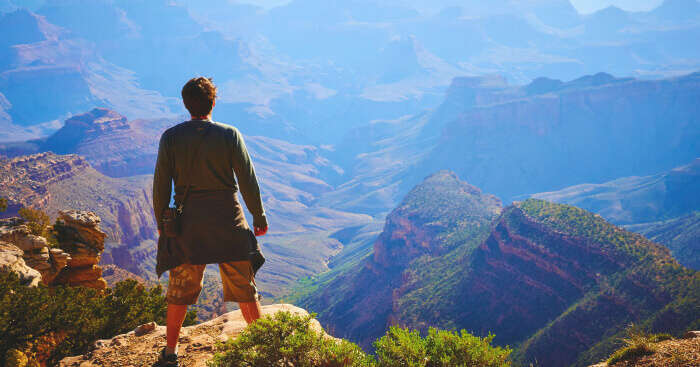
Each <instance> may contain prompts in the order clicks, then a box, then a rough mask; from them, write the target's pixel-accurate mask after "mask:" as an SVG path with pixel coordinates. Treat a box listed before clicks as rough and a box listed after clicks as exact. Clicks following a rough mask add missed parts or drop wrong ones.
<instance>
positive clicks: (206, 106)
mask: <svg viewBox="0 0 700 367" xmlns="http://www.w3.org/2000/svg"><path fill="white" fill-rule="evenodd" d="M214 100H216V86H215V85H214V82H213V81H212V79H211V78H205V77H201V76H200V77H197V78H192V79H190V80H188V81H187V83H185V86H184V87H182V102H184V103H185V107H186V108H187V110H188V111H190V114H191V115H192V116H206V115H208V114H209V112H211V110H212V108H214Z"/></svg>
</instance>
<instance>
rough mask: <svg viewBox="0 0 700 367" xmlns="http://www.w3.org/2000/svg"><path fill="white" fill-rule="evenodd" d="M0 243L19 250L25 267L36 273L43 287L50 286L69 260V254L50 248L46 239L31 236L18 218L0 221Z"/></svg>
mask: <svg viewBox="0 0 700 367" xmlns="http://www.w3.org/2000/svg"><path fill="white" fill-rule="evenodd" d="M0 241H5V242H7V243H9V244H11V245H13V247H16V248H17V249H18V250H20V251H21V252H22V254H21V256H22V258H23V259H24V262H25V263H26V266H28V267H30V268H31V269H34V270H36V271H38V272H39V273H40V274H41V277H40V280H41V281H42V282H43V283H44V284H45V285H49V284H51V283H52V282H53V281H54V279H55V278H56V277H57V276H58V274H59V273H60V272H61V270H62V269H63V268H64V267H65V266H66V265H67V264H68V261H69V260H70V254H68V253H66V252H65V251H63V250H62V249H60V248H50V247H49V243H48V241H47V240H46V238H44V237H41V236H36V235H33V234H32V232H31V230H30V229H29V227H28V226H27V225H26V224H25V223H24V220H22V219H20V218H8V219H2V220H0ZM9 252H10V253H16V251H11V250H10V251H9Z"/></svg>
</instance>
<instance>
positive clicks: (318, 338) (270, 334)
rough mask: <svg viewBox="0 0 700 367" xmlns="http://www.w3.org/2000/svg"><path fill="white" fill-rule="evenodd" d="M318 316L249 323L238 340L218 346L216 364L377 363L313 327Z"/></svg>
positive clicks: (307, 366) (300, 366)
mask: <svg viewBox="0 0 700 367" xmlns="http://www.w3.org/2000/svg"><path fill="white" fill-rule="evenodd" d="M313 317H314V316H313V315H307V316H299V315H294V314H291V313H290V312H278V313H276V314H275V315H274V316H272V317H270V316H265V317H263V318H261V319H259V320H257V321H256V322H254V323H252V324H251V325H249V326H248V327H247V328H246V329H245V330H244V331H243V332H242V333H241V334H240V335H239V336H238V337H237V338H236V339H229V340H228V341H227V342H226V343H224V344H220V345H218V346H217V349H218V352H217V353H216V355H214V358H213V359H212V360H211V361H210V362H209V366H212V367H234V366H235V367H238V366H270V367H273V366H285V367H286V366H290V365H293V366H295V367H312V366H323V367H351V366H358V367H359V366H373V365H374V363H373V359H372V358H371V357H370V356H368V355H366V354H365V353H364V352H362V350H361V349H360V348H359V347H358V346H357V345H355V344H353V343H350V342H348V341H344V340H343V341H340V342H337V341H335V340H333V339H329V338H328V337H326V336H324V335H322V334H320V333H317V332H315V331H313V330H312V329H311V328H310V325H311V320H312V318H313Z"/></svg>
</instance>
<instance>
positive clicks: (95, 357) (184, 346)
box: [59, 304, 323, 367]
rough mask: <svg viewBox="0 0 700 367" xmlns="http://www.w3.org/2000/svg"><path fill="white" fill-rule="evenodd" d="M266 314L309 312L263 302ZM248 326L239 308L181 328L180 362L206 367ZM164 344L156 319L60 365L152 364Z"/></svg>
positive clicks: (113, 366)
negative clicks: (220, 346)
mask: <svg viewBox="0 0 700 367" xmlns="http://www.w3.org/2000/svg"><path fill="white" fill-rule="evenodd" d="M262 311H263V315H272V314H274V313H276V312H278V311H288V312H291V313H294V314H298V315H308V312H306V311H305V310H304V309H301V308H299V307H296V306H293V305H289V304H278V305H269V306H263V308H262ZM245 327H246V322H245V320H244V319H243V315H242V314H241V312H240V310H239V311H232V312H229V313H226V314H223V315H221V316H219V317H217V318H215V319H212V320H209V321H207V322H204V323H201V324H199V325H194V326H188V327H184V328H182V332H181V333H180V344H179V346H178V349H179V354H180V361H181V365H184V366H188V367H205V366H206V365H207V361H209V360H210V359H211V357H212V356H213V355H214V347H215V345H216V343H217V342H219V341H225V340H227V339H228V338H229V337H236V336H237V335H239V334H240V333H241V332H242V331H243V329H245ZM312 328H313V329H314V330H316V331H319V332H322V331H323V329H322V328H321V325H320V324H319V323H318V321H316V320H312ZM164 346H165V326H160V325H156V324H155V323H150V324H145V325H141V326H139V327H138V328H136V329H135V330H134V331H131V332H129V333H126V334H122V335H117V336H115V337H114V338H112V339H106V340H98V341H97V342H95V345H94V349H93V350H92V351H90V352H88V353H87V354H85V355H81V356H76V357H68V358H64V359H63V360H62V361H61V362H60V364H59V366H61V367H97V366H101V367H117V366H118V367H122V366H150V365H151V364H152V363H153V362H155V361H156V359H157V358H158V353H159V352H160V349H161V348H162V347H164Z"/></svg>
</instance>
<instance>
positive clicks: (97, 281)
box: [0, 210, 107, 289]
mask: <svg viewBox="0 0 700 367" xmlns="http://www.w3.org/2000/svg"><path fill="white" fill-rule="evenodd" d="M99 223H100V218H99V217H98V216H96V215H95V214H94V213H92V212H82V211H76V210H70V211H66V212H60V213H59V220H58V221H57V222H56V224H55V225H54V226H53V228H52V231H53V232H54V233H55V234H56V239H57V241H58V243H57V247H50V246H49V243H48V241H47V240H46V238H44V237H41V236H36V235H33V234H32V233H31V231H30V230H29V227H28V226H27V225H26V224H25V223H24V220H22V219H20V218H9V219H3V220H0V244H2V246H0V257H1V258H2V263H3V264H4V265H3V269H4V270H8V271H16V272H18V273H19V274H20V275H21V277H22V278H23V279H27V280H28V282H29V283H30V285H36V284H37V283H38V282H39V281H41V282H43V283H44V284H45V285H59V284H64V285H69V286H84V287H90V288H95V289H105V288H106V285H107V283H106V282H105V280H104V279H102V269H101V268H100V267H99V266H97V264H98V263H99V262H100V256H101V254H102V251H103V250H104V239H105V236H106V235H105V233H104V232H102V231H101V230H100V229H99ZM20 260H21V261H20Z"/></svg>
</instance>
